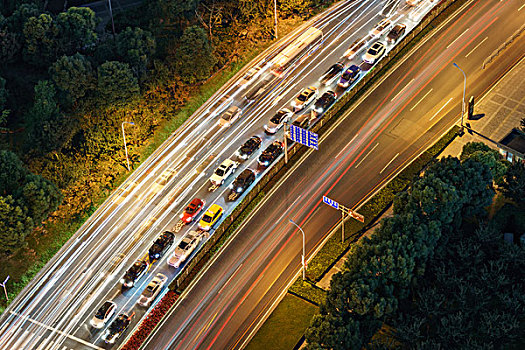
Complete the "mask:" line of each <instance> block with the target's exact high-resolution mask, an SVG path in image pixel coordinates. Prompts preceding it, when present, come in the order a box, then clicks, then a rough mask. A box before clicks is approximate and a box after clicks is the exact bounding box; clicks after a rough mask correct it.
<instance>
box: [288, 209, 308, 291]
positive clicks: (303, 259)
mask: <svg viewBox="0 0 525 350" xmlns="http://www.w3.org/2000/svg"><path fill="white" fill-rule="evenodd" d="M290 222H291V223H292V224H293V225H295V226H296V227H297V228H298V229H299V230H300V231H301V233H302V234H303V257H302V259H301V260H302V261H301V263H302V265H303V281H304V280H306V251H305V250H306V246H305V234H304V231H303V229H302V228H301V226H299V225H297V224H296V223H295V221H293V220H292V219H290Z"/></svg>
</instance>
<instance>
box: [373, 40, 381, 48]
mask: <svg viewBox="0 0 525 350" xmlns="http://www.w3.org/2000/svg"><path fill="white" fill-rule="evenodd" d="M381 46H384V45H383V43H382V42H380V41H378V42H376V43H374V45H372V47H371V49H374V48H375V49H379V48H380V47H381Z"/></svg>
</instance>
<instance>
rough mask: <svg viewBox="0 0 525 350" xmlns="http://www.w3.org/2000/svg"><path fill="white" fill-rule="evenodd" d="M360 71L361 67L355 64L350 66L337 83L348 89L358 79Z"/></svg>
mask: <svg viewBox="0 0 525 350" xmlns="http://www.w3.org/2000/svg"><path fill="white" fill-rule="evenodd" d="M359 73H361V68H359V67H358V66H356V65H355V64H353V65H351V66H350V67H348V69H347V70H345V72H344V73H343V75H342V76H341V79H339V83H337V85H339V86H340V87H342V88H343V89H346V88H347V87H349V86H350V85H351V84H352V83H353V82H354V81H355V80H356V79H357V77H358V76H359Z"/></svg>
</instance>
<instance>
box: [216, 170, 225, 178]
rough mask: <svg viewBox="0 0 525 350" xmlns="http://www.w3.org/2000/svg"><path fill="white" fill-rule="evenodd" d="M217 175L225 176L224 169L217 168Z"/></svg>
mask: <svg viewBox="0 0 525 350" xmlns="http://www.w3.org/2000/svg"><path fill="white" fill-rule="evenodd" d="M215 174H216V175H217V176H224V168H217V170H215Z"/></svg>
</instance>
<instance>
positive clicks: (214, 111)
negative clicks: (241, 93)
mask: <svg viewBox="0 0 525 350" xmlns="http://www.w3.org/2000/svg"><path fill="white" fill-rule="evenodd" d="M232 103H233V98H232V97H230V95H224V96H222V97H221V98H220V99H219V101H217V102H215V103H214V104H213V105H212V106H211V107H210V108H209V109H208V111H210V117H214V116H216V115H219V114H221V113H222V111H224V110H225V109H226V108H228V107H230V106H231V105H232Z"/></svg>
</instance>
